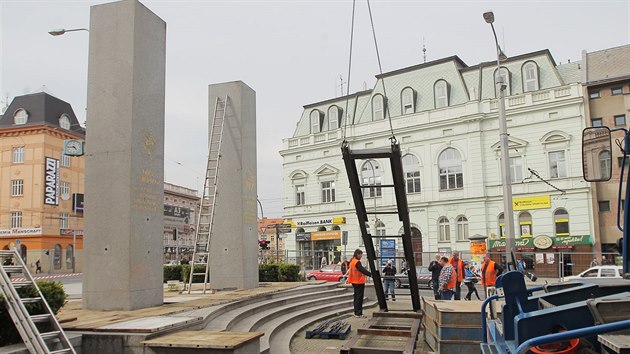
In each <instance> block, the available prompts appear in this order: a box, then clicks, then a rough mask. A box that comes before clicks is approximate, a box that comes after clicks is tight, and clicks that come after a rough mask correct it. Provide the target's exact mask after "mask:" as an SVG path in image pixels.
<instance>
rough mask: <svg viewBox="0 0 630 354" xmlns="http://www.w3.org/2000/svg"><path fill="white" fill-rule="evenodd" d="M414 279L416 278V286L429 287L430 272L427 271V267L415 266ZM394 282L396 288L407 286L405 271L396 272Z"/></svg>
mask: <svg viewBox="0 0 630 354" xmlns="http://www.w3.org/2000/svg"><path fill="white" fill-rule="evenodd" d="M416 279H418V287H424V288H431V272H430V271H429V267H425V266H416ZM395 284H396V287H397V288H401V287H403V286H405V287H408V286H409V277H408V276H407V271H403V272H401V273H398V274H396V280H395Z"/></svg>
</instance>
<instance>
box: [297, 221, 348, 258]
mask: <svg viewBox="0 0 630 354" xmlns="http://www.w3.org/2000/svg"><path fill="white" fill-rule="evenodd" d="M285 222H287V221H285ZM289 223H291V224H292V225H293V226H294V227H295V228H296V232H295V241H296V246H297V247H296V255H295V259H296V262H297V263H298V264H301V265H302V266H303V267H304V268H305V269H319V268H320V267H321V265H322V264H324V263H325V264H333V263H339V262H340V261H341V251H342V245H341V240H342V235H343V231H342V230H341V225H344V224H345V223H346V218H345V217H329V218H321V219H312V220H297V221H290V222H289Z"/></svg>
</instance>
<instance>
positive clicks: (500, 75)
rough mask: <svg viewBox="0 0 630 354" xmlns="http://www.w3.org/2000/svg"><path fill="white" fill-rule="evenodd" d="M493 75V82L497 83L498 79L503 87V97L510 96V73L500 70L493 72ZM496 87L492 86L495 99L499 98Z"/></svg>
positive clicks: (506, 70) (504, 69)
mask: <svg viewBox="0 0 630 354" xmlns="http://www.w3.org/2000/svg"><path fill="white" fill-rule="evenodd" d="M494 75H495V82H498V80H499V79H501V82H503V84H504V85H505V96H509V95H510V71H509V70H508V69H506V68H501V69H499V70H498V71H497V70H495V71H494ZM496 89H497V86H496V85H495V86H494V90H495V95H496V97H499V92H498V91H496Z"/></svg>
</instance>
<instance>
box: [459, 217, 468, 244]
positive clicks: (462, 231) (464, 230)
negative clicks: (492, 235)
mask: <svg viewBox="0 0 630 354" xmlns="http://www.w3.org/2000/svg"><path fill="white" fill-rule="evenodd" d="M467 240H468V219H466V217H465V216H460V217H458V218H457V241H467Z"/></svg>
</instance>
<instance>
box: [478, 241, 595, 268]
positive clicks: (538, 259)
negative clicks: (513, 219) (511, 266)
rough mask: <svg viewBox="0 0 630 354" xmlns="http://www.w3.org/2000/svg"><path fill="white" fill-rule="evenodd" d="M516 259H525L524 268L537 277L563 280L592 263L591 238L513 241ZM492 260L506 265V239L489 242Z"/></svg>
mask: <svg viewBox="0 0 630 354" xmlns="http://www.w3.org/2000/svg"><path fill="white" fill-rule="evenodd" d="M514 247H515V249H516V258H517V259H518V260H520V259H523V260H525V265H526V269H527V270H528V271H533V272H534V273H535V274H536V275H537V276H539V277H541V276H542V277H562V276H568V275H572V274H577V273H579V272H581V271H582V270H585V269H587V268H588V267H589V266H590V263H591V261H592V260H593V242H592V239H591V236H590V235H577V236H562V237H550V236H547V235H538V236H536V237H533V238H521V239H516V240H515V242H514ZM488 250H489V252H490V254H491V255H492V258H493V260H495V261H499V260H500V261H501V262H502V263H504V264H505V239H501V240H488Z"/></svg>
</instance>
